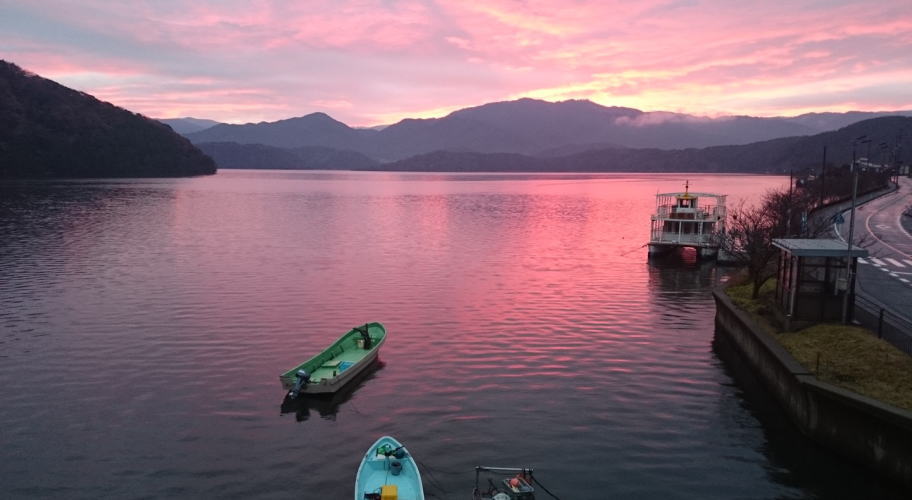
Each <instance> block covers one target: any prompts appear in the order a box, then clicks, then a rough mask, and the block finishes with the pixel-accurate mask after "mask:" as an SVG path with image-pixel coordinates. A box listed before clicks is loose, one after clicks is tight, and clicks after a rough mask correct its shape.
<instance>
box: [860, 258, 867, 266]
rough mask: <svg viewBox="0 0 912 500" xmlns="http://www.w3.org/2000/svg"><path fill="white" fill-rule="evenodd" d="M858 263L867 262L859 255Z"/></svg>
mask: <svg viewBox="0 0 912 500" xmlns="http://www.w3.org/2000/svg"><path fill="white" fill-rule="evenodd" d="M858 263H859V264H867V263H868V261H866V260H864V259H862V258H861V257H859V258H858Z"/></svg>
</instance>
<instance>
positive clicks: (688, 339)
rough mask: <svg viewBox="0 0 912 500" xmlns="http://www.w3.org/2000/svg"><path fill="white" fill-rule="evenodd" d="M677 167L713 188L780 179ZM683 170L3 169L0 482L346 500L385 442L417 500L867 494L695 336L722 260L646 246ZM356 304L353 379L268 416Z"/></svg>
mask: <svg viewBox="0 0 912 500" xmlns="http://www.w3.org/2000/svg"><path fill="white" fill-rule="evenodd" d="M690 180H691V185H692V186H695V187H697V188H698V189H699V190H701V191H723V192H727V193H729V194H730V195H731V197H732V198H733V199H734V201H736V200H738V199H750V198H751V197H753V196H755V195H756V192H757V191H758V189H759V190H761V191H762V189H764V188H766V187H776V186H780V185H782V184H783V182H784V181H783V179H782V178H777V177H744V176H697V175H694V176H690ZM683 181H684V178H683V177H679V176H669V175H644V176H636V175H603V176H590V175H442V174H384V173H362V174H347V173H302V172H249V171H227V172H222V173H220V174H218V175H217V176H214V177H207V178H198V179H181V180H131V181H117V182H112V181H85V182H50V183H17V184H6V185H4V186H2V187H0V189H2V191H0V192H2V194H3V196H2V198H0V377H2V380H3V383H2V384H0V397H2V401H3V402H4V403H3V406H2V407H0V425H2V429H3V431H2V440H3V442H4V445H3V448H4V453H5V458H4V459H3V460H2V462H0V477H2V478H3V481H2V485H0V491H4V492H6V495H12V496H25V497H29V496H59V497H68V498H73V497H83V498H98V497H116V498H125V497H149V496H165V497H171V496H173V497H226V498H246V497H277V498H285V497H291V496H295V497H303V498H329V499H335V498H339V499H341V498H350V497H351V490H352V488H353V483H354V473H355V471H356V469H357V465H358V462H359V460H360V457H361V455H362V454H363V452H364V450H365V449H366V447H367V446H368V445H370V443H372V442H373V441H374V440H375V439H376V437H377V436H379V435H381V434H391V435H394V436H396V437H397V438H399V439H400V440H401V441H403V442H404V443H405V444H406V445H407V446H408V447H409V449H410V450H411V451H412V452H413V454H414V456H415V457H416V458H417V459H418V460H419V461H420V463H421V465H422V466H423V467H424V475H425V491H426V492H427V493H428V497H429V498H454V499H456V498H467V497H468V496H469V494H470V492H471V487H472V484H473V480H474V474H473V467H474V466H475V465H508V466H522V465H532V466H535V467H536V470H537V471H538V473H537V474H536V476H537V477H538V478H539V479H540V480H541V481H542V482H543V483H544V484H546V485H547V486H548V487H549V489H551V490H552V491H554V492H555V493H558V494H559V495H561V496H562V498H736V497H737V498H778V497H788V498H806V497H807V498H814V497H818V496H822V497H826V496H830V495H837V496H838V494H839V493H844V492H845V491H853V490H852V489H851V488H855V490H854V491H858V492H859V493H863V494H862V495H861V496H868V495H867V493H872V492H873V493H877V494H887V493H886V492H883V491H882V490H881V489H879V486H877V483H876V481H874V480H872V479H870V477H869V476H868V475H866V474H865V473H863V472H861V471H858V470H857V469H855V468H853V467H851V466H846V465H844V464H842V463H841V462H838V461H835V460H833V459H831V458H830V457H828V455H826V454H821V453H819V452H817V451H816V450H814V449H813V448H812V447H809V446H808V445H807V444H805V443H803V442H802V441H801V439H800V438H797V437H795V436H793V435H792V434H789V432H790V430H789V428H788V426H787V425H777V424H773V425H774V427H775V429H774V430H772V431H770V430H764V427H762V426H761V424H760V422H759V421H758V420H757V418H756V416H755V415H757V414H769V415H772V416H770V417H768V418H764V422H780V420H777V417H776V415H777V413H776V412H775V411H774V406H772V405H769V404H768V402H765V401H762V400H750V399H745V395H743V394H742V393H741V392H740V390H739V389H738V386H736V385H734V383H733V379H732V377H733V376H734V374H733V373H729V372H728V371H727V369H726V367H725V365H723V364H722V363H721V362H720V361H719V359H718V358H717V356H716V354H714V352H713V348H712V340H713V321H712V313H713V304H712V299H711V297H710V293H709V291H710V287H712V286H713V285H715V284H718V283H719V282H720V281H723V280H725V279H726V276H725V273H724V272H722V271H720V270H718V269H715V268H714V267H712V266H707V265H700V264H698V263H696V262H695V261H694V260H693V258H692V256H689V257H688V256H685V257H684V259H683V260H680V261H677V262H665V263H659V264H652V265H650V264H648V263H647V262H646V251H645V248H642V247H641V245H643V243H645V242H646V240H647V238H648V228H649V214H650V212H651V211H652V209H653V208H654V195H655V193H656V192H657V191H676V190H679V189H680V187H681V185H682V184H683ZM375 320H376V321H382V322H383V323H384V324H385V325H386V326H387V329H388V330H389V331H390V335H391V336H390V338H389V340H388V342H387V343H386V345H385V347H384V349H383V351H382V353H381V360H382V362H381V363H380V364H379V365H378V366H377V367H375V368H374V369H373V370H372V371H371V372H370V373H368V374H367V375H366V378H365V379H364V380H362V381H361V382H360V384H359V386H357V387H355V388H353V390H350V391H346V392H345V393H344V394H341V395H339V396H337V397H336V398H334V399H329V400H325V399H324V400H314V401H306V402H303V403H298V404H296V405H292V406H291V407H287V406H286V407H284V408H282V407H280V404H281V402H282V391H281V389H280V385H279V383H278V380H277V376H278V374H279V373H280V372H282V371H284V370H286V369H287V368H288V367H290V366H293V365H294V364H296V363H298V362H300V361H301V360H303V359H304V358H306V357H307V356H309V355H310V354H311V353H313V352H315V351H317V350H319V349H321V348H322V347H323V346H325V345H326V344H328V343H329V342H331V341H332V340H333V339H335V338H336V337H337V336H338V335H340V334H341V333H343V331H345V330H347V329H348V328H349V327H351V326H353V325H355V324H359V323H364V322H367V321H375ZM745 383H749V381H747V382H745ZM767 425H768V426H769V425H770V424H767ZM781 436H788V439H787V440H784V439H782V438H781ZM795 443H798V444H795ZM805 460H810V461H813V462H814V463H815V464H816V465H812V466H806V465H802V464H803V461H805ZM834 467H835V468H836V470H837V471H839V474H838V475H836V477H834V475H833V474H831V470H832V468H834ZM847 488H848V489H847Z"/></svg>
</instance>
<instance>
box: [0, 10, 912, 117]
mask: <svg viewBox="0 0 912 500" xmlns="http://www.w3.org/2000/svg"><path fill="white" fill-rule="evenodd" d="M784 5H788V7H784ZM0 33H2V35H0V58H2V59H6V60H8V61H11V62H14V63H16V64H18V65H20V66H22V67H24V68H26V69H28V70H30V71H33V72H35V73H38V74H40V75H42V76H45V77H48V78H51V79H54V80H56V81H58V82H60V83H62V84H64V85H67V86H69V87H73V88H77V89H79V90H83V91H85V92H88V93H90V94H93V95H95V96H97V97H98V98H100V99H103V100H107V101H110V102H113V103H114V104H117V105H119V106H123V107H126V108H128V109H131V110H133V111H137V112H140V113H143V114H146V115H148V116H153V117H160V118H165V117H177V116H194V117H199V118H211V119H215V120H219V121H227V122H236V123H240V122H255V121H261V120H267V121H272V120H277V119H282V118H289V117H292V116H301V115H305V114H308V113H312V112H315V111H323V112H326V113H328V114H329V115H331V116H333V117H334V118H336V119H338V120H341V121H343V122H346V123H348V124H349V125H353V126H358V125H362V126H367V125H376V124H385V123H392V122H395V121H398V120H399V119H401V118H405V117H432V116H441V115H443V114H446V113H447V112H449V111H452V110H455V109H459V108H463V107H468V106H474V105H478V104H483V103H486V102H491V101H503V100H510V99H517V98H520V97H534V98H540V99H546V100H551V101H557V100H564V99H590V100H592V101H595V102H598V103H600V104H603V105H607V106H612V105H616V106H629V107H635V108H638V109H642V110H644V111H659V110H663V111H677V112H685V113H693V114H701V115H714V116H715V115H720V114H751V115H759V116H772V115H794V114H800V113H805V112H810V111H847V110H871V111H874V110H899V109H912V4H910V3H909V0H884V1H878V2H870V1H861V2H852V1H839V0H816V1H790V2H769V1H752V0H739V1H732V0H718V1H697V0H694V1H688V0H680V1H674V0H671V1H658V0H643V1H635V2H634V1H627V2H615V1H595V2H586V1H573V0H561V1H558V0H550V1H507V0H485V1H482V2H469V1H456V0H439V1H423V2H397V1H394V0H390V1H357V2H347V1H342V0H328V1H308V2H305V1H292V2H285V1H266V0H260V1H247V2H241V1H188V2H178V1H170V0H158V1H152V0H150V1H148V2H132V1H131V2H119V1H101V0H79V1H52V0H42V1H36V2H32V1H26V0H23V1H18V2H17V1H11V0H0Z"/></svg>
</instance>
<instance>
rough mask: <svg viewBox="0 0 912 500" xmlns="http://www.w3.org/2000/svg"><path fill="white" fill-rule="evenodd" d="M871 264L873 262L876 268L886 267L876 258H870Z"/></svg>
mask: <svg viewBox="0 0 912 500" xmlns="http://www.w3.org/2000/svg"><path fill="white" fill-rule="evenodd" d="M871 262H873V263H874V265H875V266H878V267H880V266H885V265H886V264H885V263H884V261H882V260H880V259H878V258H877V257H871Z"/></svg>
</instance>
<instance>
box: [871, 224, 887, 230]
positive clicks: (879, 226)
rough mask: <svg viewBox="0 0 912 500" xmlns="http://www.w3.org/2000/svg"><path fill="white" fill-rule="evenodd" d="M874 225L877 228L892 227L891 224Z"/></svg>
mask: <svg viewBox="0 0 912 500" xmlns="http://www.w3.org/2000/svg"><path fill="white" fill-rule="evenodd" d="M874 227H876V228H877V229H890V226H888V225H886V224H874Z"/></svg>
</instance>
